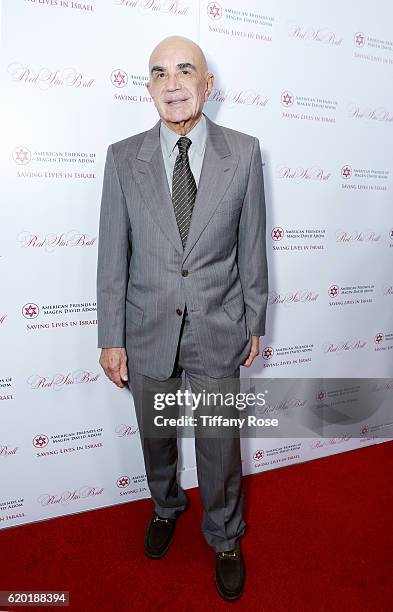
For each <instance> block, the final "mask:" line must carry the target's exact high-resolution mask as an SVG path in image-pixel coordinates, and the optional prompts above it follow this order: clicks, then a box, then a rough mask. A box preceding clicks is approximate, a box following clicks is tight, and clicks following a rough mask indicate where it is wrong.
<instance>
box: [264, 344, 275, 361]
mask: <svg viewBox="0 0 393 612" xmlns="http://www.w3.org/2000/svg"><path fill="white" fill-rule="evenodd" d="M273 355H274V349H273V347H271V346H267V347H266V348H264V349H263V351H262V357H263V358H264V359H271V358H272V357H273Z"/></svg>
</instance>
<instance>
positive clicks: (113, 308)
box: [97, 145, 131, 348]
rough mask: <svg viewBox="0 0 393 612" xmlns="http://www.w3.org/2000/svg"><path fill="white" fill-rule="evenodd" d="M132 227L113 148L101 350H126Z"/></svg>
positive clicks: (106, 188) (100, 277) (101, 248)
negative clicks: (120, 348) (126, 317)
mask: <svg viewBox="0 0 393 612" xmlns="http://www.w3.org/2000/svg"><path fill="white" fill-rule="evenodd" d="M130 256H131V227H130V218H129V215H128V211H127V207H126V201H125V197H124V194H123V190H122V187H121V184H120V181H119V176H118V173H117V169H116V165H115V160H114V156H113V146H112V145H109V147H108V150H107V155H106V162H105V169H104V181H103V187H102V198H101V211H100V221H99V235H98V258H97V327H98V348H113V347H125V298H126V293H127V285H128V277H129V269H128V268H129V260H130Z"/></svg>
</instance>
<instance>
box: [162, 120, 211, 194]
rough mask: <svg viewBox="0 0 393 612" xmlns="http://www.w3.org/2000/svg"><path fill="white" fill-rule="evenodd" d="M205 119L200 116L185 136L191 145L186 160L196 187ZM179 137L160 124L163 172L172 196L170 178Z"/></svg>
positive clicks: (204, 139)
mask: <svg viewBox="0 0 393 612" xmlns="http://www.w3.org/2000/svg"><path fill="white" fill-rule="evenodd" d="M206 134H207V128H206V119H205V115H204V114H203V113H202V116H201V118H200V120H199V121H198V123H197V124H196V125H194V127H193V128H192V130H191V131H190V132H189V133H188V134H186V136H187V138H189V139H190V140H191V145H190V147H189V149H188V159H189V161H190V168H191V172H192V173H193V175H194V179H195V182H196V185H197V187H198V183H199V177H200V175H201V170H202V163H203V158H204V155H205V149H206ZM180 137H181V135H180V134H178V133H177V132H174V131H173V130H171V129H170V128H169V127H168V126H167V125H165V123H163V122H162V121H161V123H160V144H161V150H162V156H163V158H164V164H165V171H166V175H167V179H168V185H169V191H170V193H171V195H172V178H173V169H174V167H175V161H176V157H177V156H178V154H179V147H178V146H177V141H178V140H179V138H180Z"/></svg>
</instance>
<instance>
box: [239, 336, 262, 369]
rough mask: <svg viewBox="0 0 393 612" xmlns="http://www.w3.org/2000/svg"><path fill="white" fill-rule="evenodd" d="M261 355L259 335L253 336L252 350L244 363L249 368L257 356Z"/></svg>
mask: <svg viewBox="0 0 393 612" xmlns="http://www.w3.org/2000/svg"><path fill="white" fill-rule="evenodd" d="M258 355H259V336H252V342H251V351H250V354H249V356H248V357H247V359H246V361H245V362H244V363H243V364H242V365H244V366H245V367H246V368H249V367H250V366H251V364H252V362H253V361H254V359H255V357H257V356H258Z"/></svg>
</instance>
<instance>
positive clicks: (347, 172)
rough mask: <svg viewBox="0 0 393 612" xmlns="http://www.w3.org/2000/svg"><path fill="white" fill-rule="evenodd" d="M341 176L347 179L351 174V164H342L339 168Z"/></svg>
mask: <svg viewBox="0 0 393 612" xmlns="http://www.w3.org/2000/svg"><path fill="white" fill-rule="evenodd" d="M341 176H342V177H343V178H345V179H349V178H351V176H352V170H351V166H348V165H346V166H343V167H342V169H341Z"/></svg>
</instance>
